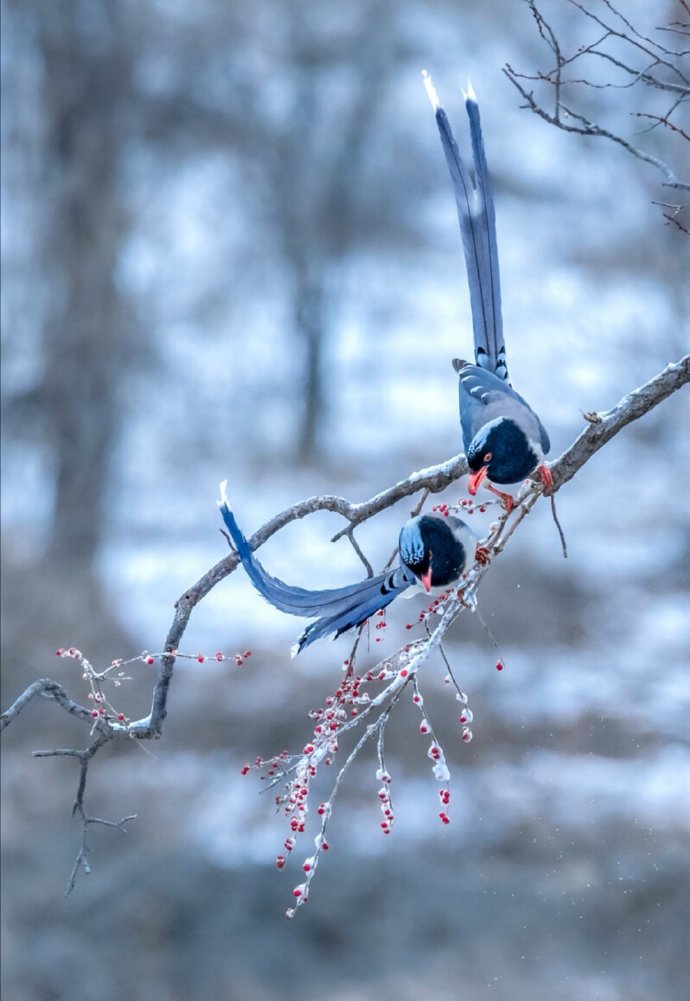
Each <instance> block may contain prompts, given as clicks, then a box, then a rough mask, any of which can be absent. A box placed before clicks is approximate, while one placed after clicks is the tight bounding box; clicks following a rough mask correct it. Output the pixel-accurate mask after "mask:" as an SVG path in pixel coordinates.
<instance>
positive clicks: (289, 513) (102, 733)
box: [0, 355, 690, 893]
mask: <svg viewBox="0 0 690 1001" xmlns="http://www.w3.org/2000/svg"><path fill="white" fill-rule="evenodd" d="M689 381H690V355H686V356H685V357H684V358H682V359H680V361H678V362H674V363H671V364H669V365H667V367H666V368H665V369H664V370H663V371H662V372H660V373H659V374H658V375H656V376H654V377H653V378H652V379H650V380H649V382H647V383H645V384H644V385H643V386H640V387H639V388H638V389H635V390H633V391H632V392H631V393H628V394H627V395H626V396H624V397H623V398H622V399H621V400H620V401H619V402H618V403H617V404H616V406H614V407H613V408H612V409H611V410H608V411H604V412H601V413H595V414H588V415H586V420H587V426H586V427H585V429H584V430H583V431H582V433H581V434H580V435H579V436H578V438H577V439H576V440H575V441H574V442H573V444H572V445H571V446H570V447H569V448H568V449H566V451H565V452H564V453H563V454H562V455H561V456H560V457H559V458H558V459H557V460H556V461H555V462H554V463H553V464H552V465H551V472H552V476H553V482H554V492H555V491H557V490H559V489H560V488H561V487H562V486H563V485H564V484H565V483H567V482H568V481H569V480H570V479H572V478H573V476H575V475H576V473H578V472H579V470H580V469H582V467H583V466H584V465H585V464H586V463H587V462H588V461H589V459H591V457H592V456H593V455H594V454H595V453H596V452H597V451H598V450H599V449H600V448H602V447H603V446H604V445H605V444H606V443H607V442H609V441H610V440H611V439H612V438H613V437H614V436H615V435H617V434H618V433H619V432H620V431H621V430H622V429H623V428H624V427H625V426H626V425H627V424H629V423H631V422H632V421H635V420H638V419H639V418H640V417H642V416H644V415H645V414H646V413H649V411H651V410H652V409H653V408H654V407H656V406H658V404H659V403H661V402H662V401H663V400H665V399H667V398H668V397H669V396H671V395H672V394H673V393H675V392H677V391H678V390H679V389H680V388H681V387H682V386H684V385H685V384H686V383H688V382H689ZM466 471H467V463H466V461H465V457H464V456H462V455H458V456H454V457H453V458H452V459H449V460H447V461H446V462H444V463H440V464H439V465H437V466H431V467H429V468H427V469H424V470H420V471H419V472H415V473H412V474H410V476H408V477H407V478H406V479H404V480H400V481H399V482H398V483H396V484H394V485H393V486H392V487H389V488H388V489H386V490H383V491H381V492H380V493H378V494H376V495H375V496H374V497H371V498H370V499H369V500H367V501H364V502H361V503H351V502H349V501H347V500H345V499H344V498H342V497H337V496H334V495H323V496H319V497H311V498H309V499H308V500H305V501H301V502H299V503H298V504H294V505H292V506H291V507H289V508H287V509H286V510H284V511H282V512H281V513H280V514H278V515H276V516H275V517H274V518H272V519H271V520H270V521H268V522H266V524H265V525H263V526H262V528H260V529H259V530H258V531H257V532H256V533H255V534H254V536H253V537H252V540H251V545H252V548H254V549H257V548H259V546H261V545H262V544H263V543H264V542H265V541H266V540H267V539H269V538H270V537H271V536H272V535H274V534H275V533H276V532H278V531H280V529H281V528H283V527H285V525H287V524H289V523H290V522H292V521H295V520H297V519H299V518H304V517H306V516H307V515H308V514H312V513H314V512H316V511H334V512H336V513H337V514H340V515H341V516H342V517H343V518H345V519H346V521H347V522H348V524H347V527H346V528H345V529H343V530H341V531H340V532H338V533H337V534H336V535H335V536H334V539H337V538H340V537H342V536H343V535H347V536H348V537H349V538H350V541H351V542H352V541H353V540H352V531H353V529H354V527H355V526H356V525H359V524H361V523H362V522H364V521H366V520H368V519H370V518H372V517H374V516H375V515H376V514H378V513H380V512H381V511H384V510H386V509H388V508H390V507H392V506H394V505H395V504H396V503H398V502H399V501H400V500H403V499H405V498H406V497H410V496H413V495H415V494H421V498H420V500H419V502H418V504H417V506H416V510H417V511H419V510H421V507H422V506H423V503H424V502H425V500H426V498H427V497H428V495H429V493H437V492H439V491H441V490H444V489H445V488H446V487H448V486H449V485H450V484H452V483H454V482H456V481H457V480H459V479H460V477H461V476H463V475H464V474H465V472H466ZM542 492H543V486H542V484H541V483H536V482H529V483H528V484H526V485H525V486H524V487H523V488H522V489H521V491H520V493H519V494H518V503H517V505H516V507H515V509H514V510H513V511H511V512H506V513H504V514H503V515H502V517H501V518H500V519H499V520H498V522H496V523H495V524H494V525H493V526H492V529H491V532H490V535H489V538H488V540H486V543H485V545H486V548H487V550H488V552H489V557H490V560H489V561H488V562H487V563H485V564H482V565H480V564H476V565H475V566H474V567H473V568H472V570H471V571H470V573H469V575H468V579H467V583H466V584H465V585H464V586H463V588H461V589H460V591H458V592H457V593H455V594H453V595H451V596H449V598H448V600H447V602H446V603H445V604H444V609H443V614H442V618H441V621H440V623H439V624H438V625H437V626H436V628H435V629H434V630H433V632H430V633H429V635H428V637H427V638H426V639H424V640H421V641H416V642H415V643H412V644H407V645H406V646H405V647H403V648H402V649H401V650H400V651H398V653H397V654H396V655H395V656H394V657H393V658H387V663H388V664H390V663H391V662H392V661H394V660H396V658H397V662H399V664H400V665H402V666H403V669H404V672H405V673H404V678H403V679H402V680H400V679H398V680H397V681H396V680H395V678H398V675H396V676H395V678H394V679H393V681H392V682H391V684H390V685H389V686H388V688H386V689H385V690H384V692H382V693H380V696H377V697H376V699H374V700H373V701H372V702H371V703H370V704H369V707H368V708H367V709H366V710H365V711H363V712H362V713H361V714H360V716H359V719H355V720H351V721H348V722H347V723H346V724H344V725H343V727H342V728H341V732H344V731H345V730H348V729H350V728H352V727H354V726H355V725H359V723H360V721H361V720H362V719H364V718H366V716H367V715H368V714H369V713H370V712H372V711H374V710H375V709H376V708H377V707H380V706H384V712H385V718H386V719H387V718H388V711H386V710H385V704H386V700H387V699H393V700H394V701H397V698H398V695H399V691H400V686H401V684H402V683H403V681H404V683H405V684H407V681H406V680H405V679H407V678H413V677H416V674H417V672H418V670H419V668H420V666H421V665H422V664H423V663H424V662H425V661H426V660H427V659H428V657H429V656H430V654H431V653H432V652H433V651H434V650H436V649H441V641H442V638H443V636H444V634H445V632H446V630H447V629H448V627H449V626H450V624H451V623H452V622H453V621H454V620H455V618H456V617H457V616H458V615H459V614H460V613H461V612H462V611H463V610H466V609H467V608H472V607H474V603H475V601H476V598H475V594H476V590H477V588H478V586H479V584H480V583H481V580H482V579H483V577H484V575H485V574H486V573H487V572H488V569H489V566H490V564H491V562H493V559H495V557H496V556H498V555H499V554H500V553H501V552H502V551H503V549H504V548H505V546H506V544H507V542H508V541H509V539H510V538H511V536H512V535H513V533H514V532H515V530H516V529H517V527H518V525H519V524H520V523H521V522H522V521H523V520H524V518H525V517H526V516H527V515H528V514H529V512H530V511H531V509H532V507H533V506H534V504H535V503H536V501H537V500H538V498H539V496H540V495H541V493H542ZM237 563H238V559H237V554H236V553H232V554H230V555H228V556H226V557H225V558H224V559H223V560H221V561H220V562H219V563H217V564H216V565H215V566H214V567H212V568H211V569H210V570H209V571H208V572H207V573H206V574H204V576H203V577H202V578H201V579H200V580H199V581H197V583H196V584H194V585H193V586H192V587H191V588H189V589H188V590H187V591H185V593H184V594H183V595H181V597H180V598H179V599H178V601H177V603H176V605H175V612H174V617H173V621H172V624H171V626H170V629H169V632H168V636H167V639H166V643H165V651H166V654H165V655H164V656H163V657H162V658H161V671H160V676H159V678H158V681H157V683H156V685H155V687H154V691H153V698H152V704H151V711H150V713H149V715H148V716H146V717H144V718H143V719H140V720H137V721H133V722H129V721H119V720H118V719H117V718H114V717H113V716H112V715H105V716H104V715H102V714H100V713H99V712H97V711H95V710H92V709H87V708H86V707H84V706H82V705H80V704H79V703H77V702H75V701H74V700H73V699H71V698H70V696H69V695H68V694H67V692H66V691H65V689H64V688H63V686H62V685H60V684H59V683H58V682H56V681H53V680H51V679H49V678H40V679H38V680H37V681H35V682H33V684H31V685H29V687H28V688H27V689H26V690H25V691H24V692H23V693H22V694H21V695H20V696H19V697H18V698H17V699H16V700H15V701H14V702H13V703H12V705H11V706H10V707H9V708H8V709H7V710H6V711H5V712H4V713H3V714H2V718H1V723H0V728H2V729H4V728H5V727H7V726H8V725H9V724H10V723H11V722H12V721H13V720H14V719H16V717H17V716H18V715H19V714H20V713H21V712H22V711H23V710H24V709H25V708H26V706H27V705H28V704H29V703H30V702H31V701H32V700H33V699H34V697H35V696H37V695H41V696H43V697H45V698H49V699H52V700H53V701H54V702H55V703H56V704H57V705H59V706H60V707H61V708H62V709H64V710H65V712H67V713H68V714H70V715H72V716H75V717H76V718H78V719H81V720H84V721H86V722H88V723H89V725H90V726H91V733H92V735H93V734H95V738H94V739H93V740H92V742H91V743H90V744H89V745H88V746H87V747H86V748H85V749H81V750H80V749H74V748H55V749H53V750H42V751H36V752H34V753H35V755H36V756H37V757H57V756H66V757H75V758H77V759H78V760H79V764H80V770H79V781H78V787H77V794H76V798H75V803H74V813H75V814H76V815H78V816H79V817H80V819H81V822H82V840H81V846H80V850H79V853H78V855H77V859H76V861H75V865H74V867H73V871H72V873H71V875H70V880H69V883H68V887H67V892H68V893H69V892H70V891H71V889H72V888H73V886H74V883H75V880H76V877H77V875H78V872H79V870H80V869H83V870H84V872H86V873H88V872H89V871H90V869H89V864H88V857H87V856H88V853H89V850H90V849H89V845H88V841H87V833H88V830H89V828H90V826H91V825H94V824H102V825H105V826H109V827H116V828H118V829H121V830H124V824H125V823H126V822H127V821H128V820H130V819H133V818H131V817H126V818H123V819H122V820H120V821H106V820H102V819H101V818H98V817H93V816H90V815H89V814H88V813H87V811H86V809H85V806H84V794H85V789H86V778H87V773H88V767H89V764H90V762H91V760H92V759H93V757H94V756H95V755H96V754H97V753H98V751H100V749H101V748H102V747H104V746H105V745H106V744H108V743H109V742H110V741H112V740H118V739H127V740H132V739H135V740H150V739H156V738H158V737H159V736H160V734H161V731H162V726H163V721H164V719H165V716H166V713H167V703H168V696H169V693H170V685H171V682H172V677H173V673H174V666H175V659H176V656H177V650H178V647H179V644H180V641H181V640H182V638H183V636H184V633H185V630H186V628H187V625H188V622H189V619H190V616H191V614H192V611H193V609H194V607H195V606H196V604H197V603H198V602H199V601H201V600H202V599H203V598H204V597H205V595H207V594H208V593H209V591H211V590H212V588H213V587H215V585H216V584H218V583H219V582H220V581H221V580H223V579H224V578H225V577H227V576H228V575H229V574H231V573H232V572H233V571H234V570H235V569H236V567H237ZM356 648H357V642H355V646H354V648H353V653H352V655H351V660H353V658H354V653H355V651H356ZM70 655H75V656H77V659H81V654H79V651H70ZM115 666H120V664H119V662H118V664H117V665H115ZM109 671H110V668H109V669H106V671H105V672H101V673H100V674H96V673H95V672H94V677H95V679H96V680H97V681H98V680H100V679H103V678H104V677H106V675H107V673H108V672H109ZM388 705H389V707H390V706H391V703H390V702H389V703H388ZM383 725H384V724H383V723H381V724H380V726H379V723H376V724H375V725H373V726H372V727H370V728H369V730H367V735H368V736H371V735H372V734H374V733H380V728H381V727H382V726H383Z"/></svg>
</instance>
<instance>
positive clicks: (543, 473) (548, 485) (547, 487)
mask: <svg viewBox="0 0 690 1001" xmlns="http://www.w3.org/2000/svg"><path fill="white" fill-rule="evenodd" d="M537 472H538V473H539V479H540V480H541V482H542V483H543V484H544V493H545V494H550V493H553V476H552V475H551V470H550V469H549V467H548V466H547V465H546V463H543V464H542V465H541V466H539V468H538V469H537Z"/></svg>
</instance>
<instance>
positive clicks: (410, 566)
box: [218, 483, 487, 657]
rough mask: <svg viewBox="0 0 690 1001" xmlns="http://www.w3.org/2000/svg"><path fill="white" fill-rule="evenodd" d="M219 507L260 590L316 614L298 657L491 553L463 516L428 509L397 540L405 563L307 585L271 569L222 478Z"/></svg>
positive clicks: (286, 607)
mask: <svg viewBox="0 0 690 1001" xmlns="http://www.w3.org/2000/svg"><path fill="white" fill-rule="evenodd" d="M218 507H219V508H220V513H221V515H222V517H223V521H224V523H225V527H226V528H227V530H228V533H229V536H230V539H231V541H232V543H233V544H234V546H235V548H236V549H237V555H238V556H239V558H240V560H241V561H242V565H243V566H244V569H245V570H246V572H247V576H248V577H249V579H250V580H251V582H252V584H253V585H254V587H255V588H256V590H257V591H258V592H259V594H261V595H262V596H263V597H264V598H265V599H266V601H268V602H270V604H271V605H274V606H275V607H276V608H278V609H280V610H281V611H282V612H287V613H289V614H290V615H301V616H303V617H305V618H314V619H316V621H315V622H312V623H311V624H310V625H309V626H307V628H306V629H305V630H304V632H303V633H302V634H301V636H300V637H299V638H298V640H297V642H296V643H295V644H294V645H293V647H292V649H291V654H292V656H293V657H294V656H295V655H296V654H298V653H300V651H302V650H303V649H304V648H305V647H306V646H309V644H310V643H313V642H314V640H317V639H320V637H322V636H329V635H330V634H331V633H333V634H334V635H335V636H339V635H340V634H341V633H344V632H346V631H347V630H348V629H352V628H354V626H359V625H361V624H362V623H363V622H366V620H367V619H368V618H370V617H371V616H372V615H374V614H375V613H376V612H378V611H379V610H380V609H382V608H386V606H387V605H390V603H391V602H392V601H394V600H395V599H396V598H397V597H398V595H400V594H402V593H403V592H404V591H408V589H409V588H412V587H422V588H423V589H424V590H425V591H426V592H432V591H433V592H440V591H442V590H443V589H444V588H447V587H450V586H452V585H454V584H457V583H458V582H459V580H460V578H461V577H462V575H463V573H465V571H466V570H469V569H470V567H471V566H472V565H473V563H474V562H475V560H478V561H479V562H485V561H486V558H487V555H486V550H484V549H483V548H482V547H480V546H478V545H477V539H476V537H475V536H474V534H473V533H472V532H471V531H470V529H469V528H468V527H467V525H466V524H465V522H464V521H461V520H460V518H454V517H453V516H452V515H449V516H447V517H445V516H444V517H440V516H438V515H429V514H423V515H418V516H417V517H416V518H411V519H410V520H409V521H407V522H406V523H405V524H404V525H403V527H402V530H401V532H400V538H399V541H398V547H399V555H400V564H399V565H398V566H397V567H395V568H394V569H393V570H386V571H385V572H384V573H381V574H377V575H376V576H375V577H367V579H366V580H362V581H359V583H357V584H350V585H348V586H346V587H338V588H333V589H330V590H324V591H307V590H306V589H304V588H301V587H293V586H292V585H290V584H285V583H284V582H283V581H282V580H278V578H277V577H272V576H271V575H270V574H268V573H266V571H265V570H264V568H263V567H262V566H261V564H260V563H259V561H258V560H257V559H256V557H255V556H254V554H253V552H252V549H251V546H250V545H249V542H248V541H247V539H246V537H245V535H244V534H243V532H242V530H241V529H240V527H239V525H238V524H237V521H236V520H235V516H234V514H233V512H232V510H231V508H230V505H229V504H228V499H227V496H226V484H225V483H221V487H220V500H219V501H218Z"/></svg>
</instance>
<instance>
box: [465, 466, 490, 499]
mask: <svg viewBox="0 0 690 1001" xmlns="http://www.w3.org/2000/svg"><path fill="white" fill-rule="evenodd" d="M488 471H489V467H488V466H482V468H481V469H478V470H477V472H476V473H470V479H469V482H468V484H467V489H468V490H469V492H470V494H471V495H472V497H474V495H475V494H476V492H477V490H479V487H480V486H481V483H482V481H483V479H484V477H485V476H486V474H487V473H488Z"/></svg>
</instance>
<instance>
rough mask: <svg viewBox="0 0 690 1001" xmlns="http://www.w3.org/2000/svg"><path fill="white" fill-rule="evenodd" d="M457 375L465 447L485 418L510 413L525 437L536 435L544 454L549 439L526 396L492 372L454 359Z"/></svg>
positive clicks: (484, 421) (533, 437)
mask: <svg viewBox="0 0 690 1001" xmlns="http://www.w3.org/2000/svg"><path fill="white" fill-rule="evenodd" d="M453 365H454V366H455V369H456V371H457V373H458V376H459V383H458V389H459V397H460V426H461V428H462V438H463V443H464V446H465V450H466V451H467V449H469V447H470V442H471V441H472V439H473V438H474V436H475V435H476V434H477V432H478V431H479V430H480V428H482V427H483V426H484V425H485V424H486V423H487V422H488V421H490V420H493V419H494V418H495V417H509V418H511V419H512V420H514V421H515V423H516V424H517V425H518V427H520V428H521V429H522V430H523V431H524V433H525V434H526V435H527V437H528V439H534V440H536V439H537V438H538V439H539V441H540V443H541V447H542V450H543V452H544V455H546V454H547V453H548V452H549V450H550V448H551V443H550V441H549V436H548V434H547V433H546V430H545V428H544V426H543V424H542V423H541V421H540V420H539V418H538V417H537V415H536V414H535V412H534V411H533V410H532V408H531V407H530V405H529V403H528V402H527V400H525V399H524V397H522V396H520V394H519V393H516V392H515V390H514V389H513V387H512V386H509V385H508V384H507V383H505V382H504V381H503V380H502V379H500V378H499V377H498V376H496V375H494V374H493V373H492V372H487V371H486V370H485V369H483V368H481V367H480V366H478V365H469V364H467V362H462V361H458V360H457V359H456V361H454V362H453Z"/></svg>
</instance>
